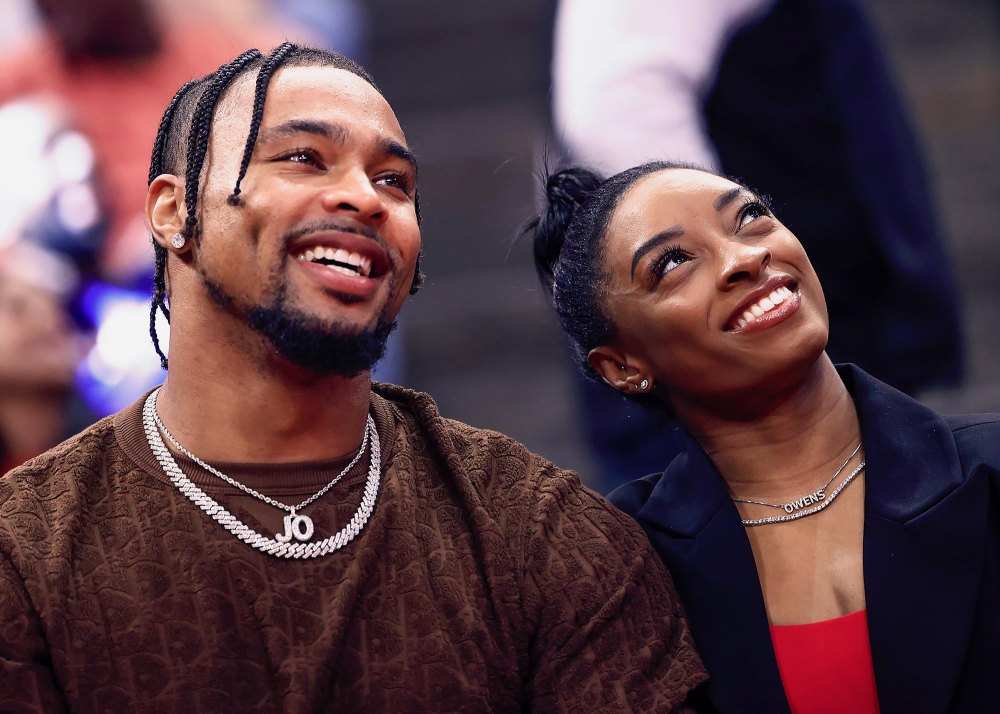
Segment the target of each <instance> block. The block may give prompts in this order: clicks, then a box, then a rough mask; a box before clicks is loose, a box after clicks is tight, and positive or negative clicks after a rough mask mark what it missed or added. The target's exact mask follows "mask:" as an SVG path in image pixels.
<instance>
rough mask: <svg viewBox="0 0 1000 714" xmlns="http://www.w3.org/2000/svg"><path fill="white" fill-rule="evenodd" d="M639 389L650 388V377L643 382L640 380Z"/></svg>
mask: <svg viewBox="0 0 1000 714" xmlns="http://www.w3.org/2000/svg"><path fill="white" fill-rule="evenodd" d="M639 389H641V390H642V391H644V392H645V391H646V390H647V389H649V380H648V379H644V380H642V381H641V382H639Z"/></svg>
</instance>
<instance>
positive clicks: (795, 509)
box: [733, 443, 865, 526]
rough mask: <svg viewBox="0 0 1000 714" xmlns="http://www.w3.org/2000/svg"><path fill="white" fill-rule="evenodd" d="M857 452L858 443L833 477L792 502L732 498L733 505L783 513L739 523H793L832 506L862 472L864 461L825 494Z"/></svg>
mask: <svg viewBox="0 0 1000 714" xmlns="http://www.w3.org/2000/svg"><path fill="white" fill-rule="evenodd" d="M859 451H861V444H860V443H859V444H858V445H857V447H856V448H855V449H854V451H852V452H851V455H850V456H848V457H847V459H846V460H845V461H844V463H843V464H841V465H840V468H839V469H837V470H836V471H835V472H834V474H833V476H831V477H830V479H829V480H828V481H827V482H826V483H825V484H823V485H822V486H820V487H819V488H818V489H816V490H815V491H813V492H812V493H808V494H806V495H805V496H802V497H801V498H797V499H795V500H793V501H788V502H787V503H768V502H767V501H755V500H753V499H751V498H733V502H734V503H748V504H753V505H755V506H766V507H768V508H775V509H777V510H780V511H784V512H785V515H783V516H768V517H766V518H741V519H740V521H741V522H742V523H743V525H745V526H763V525H767V524H769V523H785V522H787V521H794V520H797V519H799V518H805V517H806V516H811V515H813V514H814V513H819V512H820V511H822V510H823V509H824V508H827V507H828V506H829V505H830V504H832V503H833V502H834V500H835V499H836V498H837V496H839V495H840V494H841V492H842V491H843V490H844V489H845V488H847V486H848V485H849V484H850V483H851V481H853V480H854V479H855V478H857V476H858V474H860V473H861V472H862V471H863V470H864V468H865V461H864V459H862V460H861V463H859V464H858V465H857V467H856V468H855V469H854V470H853V471H851V473H849V474H847V476H846V478H844V480H843V481H841V482H840V483H839V484H838V485H837V487H836V488H834V489H833V491H831V492H830V493H829V494H828V493H827V492H826V490H827V489H828V488H829V487H830V484H832V483H833V482H834V480H835V479H836V478H837V477H838V476H840V474H842V473H843V472H844V469H845V468H847V465H848V464H849V463H851V459H853V458H854V457H855V456H857V454H858V452H859Z"/></svg>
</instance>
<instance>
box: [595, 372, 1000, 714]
mask: <svg viewBox="0 0 1000 714" xmlns="http://www.w3.org/2000/svg"><path fill="white" fill-rule="evenodd" d="M838 370H839V372H840V375H841V377H842V378H843V380H844V382H845V384H846V385H847V388H848V389H849V390H850V392H851V394H852V396H853V397H854V402H855V405H856V407H857V410H858V414H859V415H860V419H861V432H862V438H863V440H864V448H865V459H866V462H867V466H866V469H865V489H866V490H865V520H864V553H863V558H864V581H865V600H866V606H867V611H868V630H869V634H870V638H871V648H872V660H873V663H874V667H875V682H876V686H877V689H878V698H879V705H880V707H881V711H882V712H883V714H895V713H896V712H906V713H907V714H916V713H919V712H928V713H931V712H932V713H934V714H941V713H942V712H962V713H963V714H965V713H977V712H990V713H991V714H997V713H998V712H1000V414H992V415H977V416H964V417H941V416H938V415H937V414H936V413H934V412H933V411H931V410H930V409H928V408H927V407H925V406H923V405H922V404H920V403H919V402H916V401H914V400H913V399H911V398H909V397H907V396H906V395H904V394H902V393H900V392H898V391H896V390H895V389H893V388H892V387H890V386H888V385H886V384H884V383H882V382H880V381H878V380H876V379H875V378H873V377H871V376H869V375H867V374H865V373H864V372H862V371H861V370H860V369H858V368H857V367H854V366H853V365H845V366H841V367H838ZM682 438H683V439H684V442H685V443H684V444H683V445H682V447H681V451H680V452H679V454H678V455H677V456H676V457H675V458H674V459H673V460H672V461H671V462H670V464H669V465H668V466H667V468H666V470H665V471H664V472H663V473H662V474H655V475H652V476H647V477H646V478H643V479H639V480H638V481H633V482H631V483H629V484H626V485H624V486H622V487H620V488H618V489H616V490H615V491H613V492H612V493H611V494H610V496H609V498H610V500H611V501H612V502H613V503H614V504H615V505H616V506H618V507H619V508H620V509H622V510H623V511H625V512H626V513H628V514H630V515H631V516H633V517H634V518H635V519H636V520H638V521H639V523H640V524H642V526H643V528H644V529H645V530H646V533H647V534H648V536H649V538H650V540H651V541H652V543H653V545H654V546H655V547H656V549H657V550H658V551H659V553H660V556H661V557H662V558H663V560H664V561H665V562H666V564H667V566H668V567H669V569H670V571H671V573H672V575H673V578H674V581H675V583H676V585H677V588H678V591H679V592H680V594H681V598H682V599H683V601H684V604H685V606H686V608H687V612H688V618H689V622H690V625H691V630H692V633H693V635H694V639H695V644H696V645H697V647H698V651H699V652H700V653H701V655H702V658H703V660H704V662H705V666H706V667H707V669H708V672H709V676H710V680H709V684H708V690H707V696H708V698H709V699H710V700H711V704H712V705H713V706H714V707H715V708H717V709H718V710H720V711H722V712H767V713H768V714H771V713H773V712H787V711H789V709H788V703H787V701H786V699H785V695H784V690H783V689H782V686H781V679H780V675H779V674H778V665H777V662H776V660H775V656H774V650H773V648H772V646H771V637H770V631H769V629H768V620H767V614H766V612H765V610H764V599H763V596H762V594H761V589H760V583H759V580H758V578H757V570H756V567H755V564H754V559H753V553H752V552H751V550H750V543H749V541H748V540H747V537H746V532H745V530H744V527H743V525H742V524H741V523H740V517H739V514H738V513H737V511H736V507H735V506H734V505H733V503H732V501H731V500H730V497H729V495H728V493H727V491H726V488H725V485H724V484H723V481H722V478H721V476H720V475H719V473H718V471H717V470H716V469H715V467H714V465H713V464H712V462H711V461H710V460H709V458H708V457H707V456H706V455H705V452H704V451H702V449H701V447H700V446H699V445H698V443H697V442H696V441H695V440H694V439H692V438H690V437H689V436H687V435H682ZM816 557H818V558H822V557H823V554H822V553H817V554H816Z"/></svg>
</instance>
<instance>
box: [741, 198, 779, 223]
mask: <svg viewBox="0 0 1000 714" xmlns="http://www.w3.org/2000/svg"><path fill="white" fill-rule="evenodd" d="M770 217H771V209H770V207H769V206H768V204H767V199H766V198H758V197H757V196H747V197H746V198H745V199H744V200H743V206H742V207H741V208H740V210H739V212H738V213H737V214H736V231H737V232H739V231H740V230H742V229H743V228H745V227H746V226H747V225H749V224H750V223H753V222H754V221H756V220H757V219H758V218H770Z"/></svg>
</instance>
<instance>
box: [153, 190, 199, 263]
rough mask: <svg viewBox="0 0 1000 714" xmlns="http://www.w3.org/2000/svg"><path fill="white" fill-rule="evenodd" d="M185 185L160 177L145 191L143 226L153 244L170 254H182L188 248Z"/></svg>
mask: <svg viewBox="0 0 1000 714" xmlns="http://www.w3.org/2000/svg"><path fill="white" fill-rule="evenodd" d="M183 203H184V181H182V180H181V179H180V178H178V177H177V176H174V175H173V174H161V175H160V176H157V177H156V178H155V179H153V182H152V183H151V184H149V189H148V190H147V191H146V223H148V224H149V230H150V232H152V234H153V240H155V241H156V244H157V245H159V246H160V247H162V248H166V249H167V250H169V251H171V252H173V253H184V252H185V251H187V250H189V249H190V247H191V244H190V241H188V240H187V237H186V236H185V235H184V232H183V231H184V211H183Z"/></svg>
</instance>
